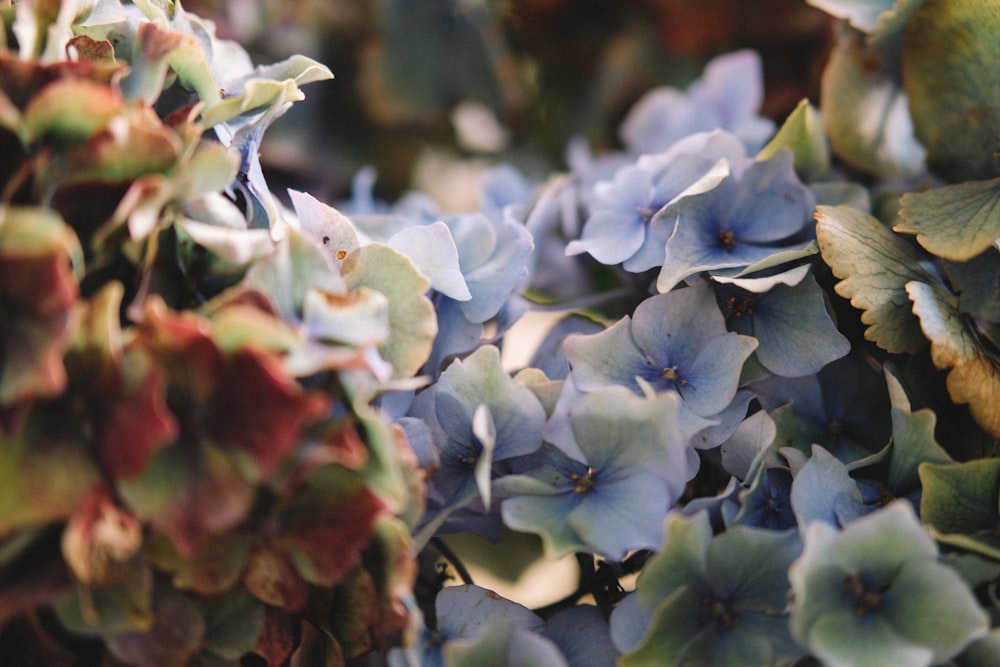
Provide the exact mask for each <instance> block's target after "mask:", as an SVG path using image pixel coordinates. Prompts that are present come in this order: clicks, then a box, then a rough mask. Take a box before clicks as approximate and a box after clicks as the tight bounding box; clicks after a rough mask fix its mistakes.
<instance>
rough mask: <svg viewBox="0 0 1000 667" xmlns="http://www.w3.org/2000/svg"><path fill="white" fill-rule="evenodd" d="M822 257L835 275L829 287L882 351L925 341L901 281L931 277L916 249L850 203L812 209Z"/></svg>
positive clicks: (909, 349)
mask: <svg viewBox="0 0 1000 667" xmlns="http://www.w3.org/2000/svg"><path fill="white" fill-rule="evenodd" d="M816 238H817V241H818V242H819V247H820V252H821V253H822V255H823V260H824V261H825V262H826V263H827V264H829V265H830V268H831V269H832V270H833V273H834V275H836V276H837V277H838V278H841V281H840V282H839V283H837V285H836V287H835V288H834V289H835V290H836V292H837V294H839V295H840V296H842V297H844V298H845V299H850V301H851V305H852V306H854V307H855V308H859V309H861V310H863V311H864V312H863V313H862V315H861V321H862V322H863V323H864V324H867V325H868V329H867V330H865V338H866V339H867V340H870V341H872V342H874V343H876V344H877V345H878V346H879V347H881V348H883V349H884V350H886V351H888V352H893V353H897V352H916V351H917V350H919V349H921V348H922V347H923V346H924V345H925V344H926V343H925V341H924V336H923V334H922V333H921V331H920V326H919V322H918V321H917V320H916V318H915V317H914V316H913V313H912V310H911V305H910V299H909V296H908V295H907V293H906V284H907V283H908V282H910V281H916V282H926V283H931V282H936V278H935V277H934V276H933V274H932V273H931V269H929V268H927V267H925V263H926V262H927V258H926V256H924V255H923V254H922V253H921V252H920V251H919V249H917V248H916V247H914V246H913V245H912V244H910V243H909V242H908V241H907V239H905V238H903V237H901V236H899V235H897V234H893V233H892V231H891V230H890V229H888V228H887V227H886V226H885V225H883V224H882V223H881V222H879V221H878V220H876V219H875V218H873V217H872V216H870V215H868V214H867V213H864V212H863V211H860V210H858V209H856V208H854V207H853V206H848V205H841V206H820V207H818V208H817V209H816Z"/></svg>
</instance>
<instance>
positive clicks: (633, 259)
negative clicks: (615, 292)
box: [566, 132, 745, 272]
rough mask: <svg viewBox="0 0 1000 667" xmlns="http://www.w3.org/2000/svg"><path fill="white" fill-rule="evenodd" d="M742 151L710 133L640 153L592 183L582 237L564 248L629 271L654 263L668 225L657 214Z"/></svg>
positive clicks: (707, 182)
mask: <svg viewBox="0 0 1000 667" xmlns="http://www.w3.org/2000/svg"><path fill="white" fill-rule="evenodd" d="M744 155H745V154H744V152H743V146H742V145H741V144H740V142H739V140H738V139H736V138H735V137H733V136H732V135H729V134H726V133H723V132H711V133H704V134H699V135H695V136H692V137H688V138H687V139H685V140H683V141H681V142H679V143H678V144H676V145H675V146H673V147H672V148H671V149H669V150H667V151H665V152H663V153H660V154H656V155H645V156H642V157H640V158H639V159H638V160H637V161H636V162H635V163H633V164H629V165H627V166H625V167H623V168H622V169H619V170H618V171H617V172H616V173H615V175H614V178H612V179H611V180H607V181H601V182H599V183H597V184H596V185H595V186H594V189H593V196H592V197H591V198H590V200H589V205H590V214H589V216H588V217H587V220H586V222H585V223H584V226H583V230H582V234H581V238H580V239H579V240H576V241H571V242H570V243H569V244H568V245H567V246H566V253H567V254H568V255H574V254H578V253H582V252H587V253H590V255H591V256H593V257H594V259H596V260H597V261H599V262H601V263H602V264H622V265H623V266H624V268H625V269H626V270H628V271H633V272H641V271H645V270H647V269H651V268H653V267H655V266H659V265H660V264H662V263H663V246H664V243H665V242H666V240H667V236H668V235H669V233H670V231H671V229H672V228H668V227H665V226H664V225H655V224H653V221H654V218H655V217H656V214H657V213H658V212H659V211H660V210H661V209H663V208H664V207H665V206H667V205H668V204H670V203H672V202H674V201H676V200H678V199H679V198H681V197H684V196H690V195H692V194H698V193H701V192H705V191H706V190H710V189H711V188H713V187H715V185H717V184H718V183H719V181H721V180H722V179H723V178H724V177H725V176H726V175H727V174H728V161H729V160H734V159H737V158H743V157H744ZM720 161H721V162H720Z"/></svg>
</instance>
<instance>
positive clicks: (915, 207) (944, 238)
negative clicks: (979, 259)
mask: <svg viewBox="0 0 1000 667" xmlns="http://www.w3.org/2000/svg"><path fill="white" fill-rule="evenodd" d="M900 204H901V206H902V208H901V209H900V211H899V215H900V217H901V218H902V222H901V223H899V224H897V225H896V226H895V227H894V229H895V230H896V231H898V232H912V233H914V234H916V235H917V243H919V244H920V245H922V246H923V247H925V248H927V249H928V250H929V251H931V252H932V253H934V254H935V255H940V256H941V257H944V258H945V259H953V260H955V261H958V262H962V261H965V260H968V259H972V258H973V257H975V256H976V255H978V254H980V253H981V252H983V251H985V250H986V249H987V248H989V247H990V246H992V245H993V244H994V243H996V241H997V239H1000V178H994V179H993V180H989V181H972V182H969V183H959V184H957V185H949V186H947V187H943V188H939V189H937V190H929V191H927V192H909V193H907V194H905V195H903V197H902V199H901V200H900Z"/></svg>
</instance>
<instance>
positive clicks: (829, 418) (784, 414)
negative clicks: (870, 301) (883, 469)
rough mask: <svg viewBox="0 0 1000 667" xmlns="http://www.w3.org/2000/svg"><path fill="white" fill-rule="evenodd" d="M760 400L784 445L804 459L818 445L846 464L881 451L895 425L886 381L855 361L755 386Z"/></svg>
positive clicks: (847, 361) (754, 388) (840, 360)
mask: <svg viewBox="0 0 1000 667" xmlns="http://www.w3.org/2000/svg"><path fill="white" fill-rule="evenodd" d="M750 389H752V390H753V391H754V393H755V394H756V395H757V398H758V400H760V402H761V405H762V406H763V407H764V409H765V410H767V411H768V412H769V413H770V415H771V417H772V418H773V419H774V422H775V424H776V426H777V428H778V432H777V436H776V439H777V441H778V442H781V443H782V444H783V446H787V447H795V448H797V449H799V450H800V451H802V452H803V453H805V454H808V453H809V452H810V451H811V448H812V445H814V444H819V445H821V446H822V447H823V448H824V449H826V450H827V451H828V452H830V453H831V454H833V455H834V456H835V457H837V458H838V459H839V460H841V461H843V462H844V463H851V462H853V461H856V460H858V459H861V458H864V457H866V456H869V455H870V454H872V453H874V452H877V451H879V450H880V449H882V448H883V447H884V446H885V444H886V443H887V442H888V441H889V437H890V435H891V432H892V430H891V423H890V419H889V417H888V415H887V412H888V410H889V400H888V396H887V394H886V391H885V380H884V378H883V377H882V376H881V375H879V374H876V373H873V372H872V371H871V369H870V368H868V367H867V366H865V365H864V364H863V362H860V361H858V360H857V359H854V358H853V357H851V356H848V357H843V358H841V359H838V360H837V361H834V362H832V363H830V364H827V365H826V366H825V367H823V369H822V370H820V371H819V373H816V374H814V375H807V376H804V377H800V378H778V377H771V378H766V379H764V380H760V381H757V382H754V383H752V384H751V385H750Z"/></svg>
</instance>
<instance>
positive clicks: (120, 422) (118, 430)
mask: <svg viewBox="0 0 1000 667" xmlns="http://www.w3.org/2000/svg"><path fill="white" fill-rule="evenodd" d="M165 392H166V377H165V374H164V372H163V371H162V370H161V369H159V368H156V367H152V368H150V369H149V371H148V373H147V374H146V377H145V378H143V380H142V382H141V383H140V385H139V386H138V387H137V388H136V389H135V391H134V392H133V393H132V394H131V395H129V396H123V397H121V398H120V399H118V400H115V401H114V402H112V403H111V405H110V406H109V408H108V409H107V412H106V413H105V414H104V415H102V418H101V420H100V422H99V423H98V430H99V433H98V441H99V448H100V449H99V455H100V458H101V463H102V464H103V465H104V469H105V470H107V472H108V474H109V475H111V476H112V477H113V478H114V479H117V480H124V479H130V478H132V477H135V476H137V475H140V474H142V472H143V471H144V470H145V469H146V466H147V465H149V460H150V458H151V457H152V456H153V453H154V452H156V450H157V449H159V448H160V447H162V446H164V445H166V444H168V443H170V442H171V441H173V440H174V438H176V437H177V433H178V426H177V420H176V419H175V418H174V415H173V413H171V412H170V408H168V407H167V403H166V398H165Z"/></svg>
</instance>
